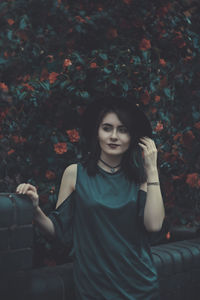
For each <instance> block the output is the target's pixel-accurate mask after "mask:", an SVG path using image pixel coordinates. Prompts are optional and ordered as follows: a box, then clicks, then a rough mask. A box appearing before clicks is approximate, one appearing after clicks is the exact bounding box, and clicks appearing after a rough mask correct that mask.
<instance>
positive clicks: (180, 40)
mask: <svg viewBox="0 0 200 300" xmlns="http://www.w3.org/2000/svg"><path fill="white" fill-rule="evenodd" d="M175 33H176V34H177V36H176V37H175V38H174V39H173V41H174V43H175V45H176V46H177V47H179V48H183V47H185V46H186V42H185V41H184V39H183V35H182V33H181V32H180V31H176V32H175Z"/></svg>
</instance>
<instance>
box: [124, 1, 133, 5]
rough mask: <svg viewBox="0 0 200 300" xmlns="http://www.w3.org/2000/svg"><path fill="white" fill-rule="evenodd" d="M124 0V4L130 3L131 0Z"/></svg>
mask: <svg viewBox="0 0 200 300" xmlns="http://www.w3.org/2000/svg"><path fill="white" fill-rule="evenodd" d="M123 1H124V3H126V4H128V5H129V4H131V2H132V0H123Z"/></svg>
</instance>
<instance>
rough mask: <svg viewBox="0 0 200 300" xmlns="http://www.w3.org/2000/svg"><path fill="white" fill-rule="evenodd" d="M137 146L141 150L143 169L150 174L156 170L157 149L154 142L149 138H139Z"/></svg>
mask: <svg viewBox="0 0 200 300" xmlns="http://www.w3.org/2000/svg"><path fill="white" fill-rule="evenodd" d="M140 141H141V142H140V143H138V144H139V146H140V147H141V148H142V150H143V155H144V167H145V170H146V172H147V175H148V172H152V171H155V170H157V153H158V151H157V148H156V145H155V143H154V141H153V140H152V139H151V138H149V137H142V138H140Z"/></svg>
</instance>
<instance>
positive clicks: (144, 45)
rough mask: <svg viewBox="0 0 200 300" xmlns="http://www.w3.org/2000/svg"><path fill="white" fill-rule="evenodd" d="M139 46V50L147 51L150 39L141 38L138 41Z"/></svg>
mask: <svg viewBox="0 0 200 300" xmlns="http://www.w3.org/2000/svg"><path fill="white" fill-rule="evenodd" d="M139 47H140V50H142V51H147V50H148V49H150V48H151V42H150V40H147V39H145V38H144V39H142V40H141V42H140V45H139Z"/></svg>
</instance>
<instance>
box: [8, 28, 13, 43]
mask: <svg viewBox="0 0 200 300" xmlns="http://www.w3.org/2000/svg"><path fill="white" fill-rule="evenodd" d="M7 37H8V39H9V40H10V41H11V40H12V37H13V35H12V30H8V33H7Z"/></svg>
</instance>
